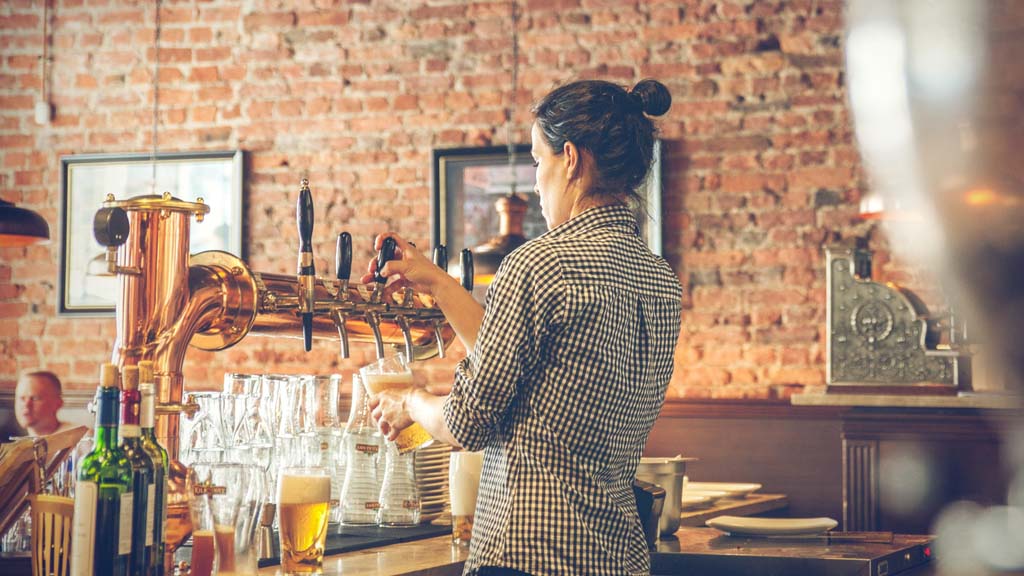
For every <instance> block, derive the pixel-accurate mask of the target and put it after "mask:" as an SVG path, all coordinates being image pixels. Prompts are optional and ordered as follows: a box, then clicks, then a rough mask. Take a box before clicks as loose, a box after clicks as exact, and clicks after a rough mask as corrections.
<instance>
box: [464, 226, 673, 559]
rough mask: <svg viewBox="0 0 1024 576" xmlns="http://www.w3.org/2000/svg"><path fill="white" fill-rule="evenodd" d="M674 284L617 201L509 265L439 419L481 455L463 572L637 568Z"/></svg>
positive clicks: (526, 249)
mask: <svg viewBox="0 0 1024 576" xmlns="http://www.w3.org/2000/svg"><path fill="white" fill-rule="evenodd" d="M680 300H681V288H680V286H679V281H678V279H677V277H676V275H675V273H674V272H673V271H672V269H671V268H669V266H668V265H667V264H666V263H665V261H664V260H663V259H662V258H660V257H658V256H655V255H653V254H651V252H650V251H649V250H648V249H647V247H646V246H645V245H644V243H643V241H642V240H641V239H640V238H639V237H638V236H637V232H636V221H635V219H634V218H633V215H632V213H631V212H630V211H629V209H627V208H626V207H623V206H605V207H599V208H592V209H590V210H587V211H585V212H583V213H582V214H579V215H577V216H576V217H575V218H572V219H570V220H569V221H567V222H565V223H563V224H562V225H560V226H558V227H556V228H554V229H553V230H550V231H549V232H547V233H546V234H544V235H543V236H541V237H539V238H537V239H535V240H533V241H530V242H528V243H526V244H524V245H523V246H522V247H520V248H519V249H517V250H516V251H515V252H513V253H512V254H510V255H508V256H506V257H505V259H504V260H503V261H502V264H501V268H500V270H499V271H498V274H497V276H496V277H495V279H494V282H493V283H492V284H491V287H490V289H489V291H488V294H487V306H486V312H485V313H484V320H483V324H482V325H481V327H480V333H479V335H478V336H477V340H476V345H475V347H474V348H473V350H472V351H471V353H470V354H469V355H468V356H467V358H466V359H465V360H463V361H462V362H461V363H459V365H458V367H457V368H456V373H455V382H454V384H453V387H452V392H451V394H450V395H449V397H448V399H447V401H446V402H445V405H444V417H445V421H446V422H447V424H448V428H449V430H451V432H452V434H453V435H454V437H455V438H456V439H457V440H458V441H459V443H460V444H461V445H462V446H463V447H464V448H466V449H468V450H485V451H486V452H485V454H486V455H485V457H484V468H483V473H482V480H481V486H480V492H479V496H478V500H477V508H476V515H475V525H474V527H473V537H472V539H471V543H470V554H469V559H468V561H467V562H466V569H465V573H466V574H475V573H476V571H477V570H478V569H479V568H480V567H481V566H502V567H507V568H513V569H516V570H521V571H524V572H528V573H530V574H534V575H538V576H540V575H546V574H550V575H554V574H557V575H566V574H587V575H598V574H647V573H648V572H649V571H650V564H649V557H648V552H647V546H646V544H645V542H644V537H643V530H642V528H641V525H640V521H639V518H638V516H637V510H636V500H635V499H634V496H633V490H632V480H633V478H634V476H635V472H636V466H637V462H638V460H639V458H640V454H641V452H642V450H643V447H644V444H645V443H646V441H647V434H648V432H649V431H650V429H651V426H652V425H653V424H654V420H655V418H656V417H657V416H658V412H659V411H660V410H661V405H662V402H663V401H664V399H665V389H666V387H667V386H668V382H669V379H670V378H671V376H672V367H673V351H674V349H675V345H676V339H677V337H678V336H679V314H680Z"/></svg>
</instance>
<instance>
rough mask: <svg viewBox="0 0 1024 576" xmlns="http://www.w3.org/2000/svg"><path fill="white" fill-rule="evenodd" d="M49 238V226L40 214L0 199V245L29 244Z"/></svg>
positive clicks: (45, 240)
mask: <svg viewBox="0 0 1024 576" xmlns="http://www.w3.org/2000/svg"><path fill="white" fill-rule="evenodd" d="M49 240H50V226H49V225H48V224H47V223H46V220H44V219H43V217H42V216H40V215H39V214H37V213H36V212H33V211H32V210H29V209H27V208H18V207H17V206H15V205H14V204H12V203H10V202H7V201H6V200H0V246H29V245H32V244H37V243H39V242H47V241H49Z"/></svg>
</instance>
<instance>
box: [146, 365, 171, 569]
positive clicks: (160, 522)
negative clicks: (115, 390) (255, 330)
mask: <svg viewBox="0 0 1024 576" xmlns="http://www.w3.org/2000/svg"><path fill="white" fill-rule="evenodd" d="M139 393H141V394H142V414H141V415H140V417H139V423H140V424H141V426H142V447H143V448H144V449H145V450H146V452H147V453H149V457H150V458H151V459H152V460H153V472H154V473H153V484H154V485H155V486H156V491H155V494H154V496H155V498H154V500H153V509H154V510H155V511H156V516H155V517H154V519H153V521H154V525H153V558H151V559H150V565H151V566H152V567H153V568H152V571H151V573H152V574H153V576H163V574H164V547H165V539H164V534H165V533H166V532H165V529H166V527H167V469H168V468H167V467H168V465H169V464H170V463H169V462H168V459H167V450H164V447H163V446H161V445H160V443H159V442H157V440H156V431H155V430H154V427H155V425H156V384H155V383H154V380H153V363H152V362H150V361H149V360H143V361H141V362H139Z"/></svg>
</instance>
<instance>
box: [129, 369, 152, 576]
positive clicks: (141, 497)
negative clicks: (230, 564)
mask: <svg viewBox="0 0 1024 576" xmlns="http://www.w3.org/2000/svg"><path fill="white" fill-rule="evenodd" d="M141 401H142V395H141V394H140V393H139V367H138V366H125V367H124V370H123V371H122V373H121V428H120V432H121V442H120V445H121V449H122V450H124V454H125V456H126V457H127V458H128V463H129V464H131V466H132V494H133V498H132V555H131V560H130V561H129V564H128V565H129V567H130V568H129V569H130V570H131V574H132V576H150V575H151V572H150V565H151V564H152V558H153V512H154V509H153V504H154V502H155V500H156V485H155V484H154V483H153V477H154V474H155V473H154V470H153V459H152V458H150V457H149V453H148V452H146V448H145V447H144V446H143V445H142V438H141V434H142V431H141V430H140V429H139V412H140V411H141V403H142V402H141Z"/></svg>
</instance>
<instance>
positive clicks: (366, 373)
mask: <svg viewBox="0 0 1024 576" xmlns="http://www.w3.org/2000/svg"><path fill="white" fill-rule="evenodd" d="M359 374H360V375H361V376H362V380H363V384H365V385H366V391H367V392H368V393H369V394H370V396H371V397H372V396H376V395H377V394H379V393H381V392H383V391H384V390H397V391H402V390H406V389H408V388H412V386H413V381H412V370H411V369H410V368H409V362H408V360H406V358H405V355H404V354H397V355H395V356H392V357H390V358H381V359H380V360H377V361H376V362H374V363H373V364H370V365H369V366H363V367H362V368H360V369H359ZM433 441H434V439H433V438H431V436H430V434H429V433H428V432H427V431H426V430H425V429H424V428H423V426H420V425H419V424H416V423H415V422H414V423H413V424H412V426H409V427H408V428H406V429H405V430H402V431H401V433H399V434H398V437H397V438H395V445H396V446H397V447H398V451H399V452H400V453H402V454H405V453H407V452H411V451H413V450H416V449H417V448H423V447H424V446H429V445H430V444H431V443H432V442H433Z"/></svg>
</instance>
